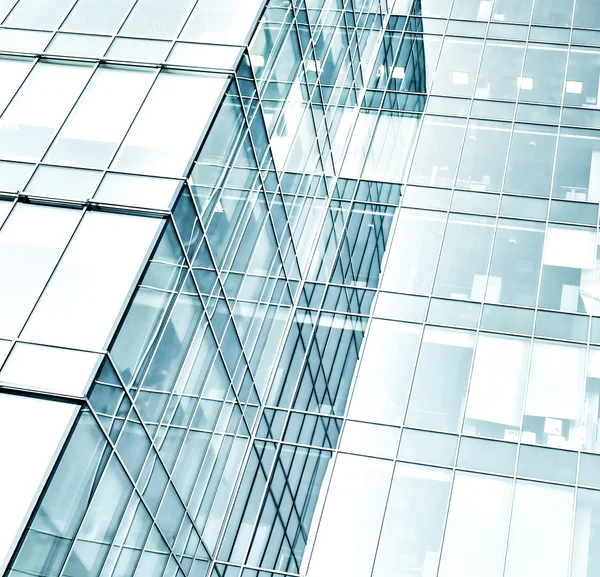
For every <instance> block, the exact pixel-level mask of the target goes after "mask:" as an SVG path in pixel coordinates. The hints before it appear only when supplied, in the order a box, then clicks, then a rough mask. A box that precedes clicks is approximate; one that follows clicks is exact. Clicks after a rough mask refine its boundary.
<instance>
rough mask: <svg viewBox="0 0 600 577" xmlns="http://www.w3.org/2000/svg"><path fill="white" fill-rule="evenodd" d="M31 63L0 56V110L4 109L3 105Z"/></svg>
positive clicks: (6, 102) (12, 93)
mask: <svg viewBox="0 0 600 577" xmlns="http://www.w3.org/2000/svg"><path fill="white" fill-rule="evenodd" d="M31 65H32V61H31V60H16V59H15V60H13V59H8V58H0V76H1V77H2V83H0V112H2V111H4V108H5V106H6V105H7V104H8V103H9V101H10V99H11V98H12V97H13V96H14V94H15V92H16V91H17V89H18V88H19V86H21V83H22V82H23V80H25V76H27V73H28V72H29V70H30V69H31Z"/></svg>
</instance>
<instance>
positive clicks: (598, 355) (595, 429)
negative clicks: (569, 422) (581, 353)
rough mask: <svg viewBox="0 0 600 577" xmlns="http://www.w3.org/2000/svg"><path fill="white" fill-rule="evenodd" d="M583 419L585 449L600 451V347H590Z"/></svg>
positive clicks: (583, 447)
mask: <svg viewBox="0 0 600 577" xmlns="http://www.w3.org/2000/svg"><path fill="white" fill-rule="evenodd" d="M585 383H586V386H585V399H584V401H583V416H582V420H583V423H584V426H585V430H584V431H583V433H582V439H583V446H582V449H583V450H584V451H591V452H594V453H600V348H598V347H590V350H589V353H588V362H587V378H586V381H585ZM599 470H600V469H599Z"/></svg>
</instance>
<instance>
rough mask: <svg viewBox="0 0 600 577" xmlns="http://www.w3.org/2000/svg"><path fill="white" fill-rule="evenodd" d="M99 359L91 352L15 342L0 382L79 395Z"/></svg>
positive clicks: (82, 392)
mask: <svg viewBox="0 0 600 577" xmlns="http://www.w3.org/2000/svg"><path fill="white" fill-rule="evenodd" d="M99 360H100V356H99V355H96V354H93V353H85V352H83V351H73V350H69V349H57V348H53V347H40V346H38V345H30V344H26V343H17V344H16V345H15V348H14V349H13V351H12V353H11V355H10V357H9V358H8V361H6V364H5V365H4V367H3V368H2V371H1V372H0V381H2V382H4V383H9V384H11V385H17V386H23V387H26V388H28V389H29V388H31V389H36V390H42V391H53V392H58V393H63V394H66V395H78V396H82V395H83V394H84V392H85V389H86V386H87V385H88V383H89V382H90V379H91V377H92V375H93V373H94V372H95V369H96V368H97V366H98V363H99Z"/></svg>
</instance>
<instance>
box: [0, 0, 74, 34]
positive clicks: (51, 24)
mask: <svg viewBox="0 0 600 577" xmlns="http://www.w3.org/2000/svg"><path fill="white" fill-rule="evenodd" d="M72 5H73V0H19V1H18V2H17V5H16V6H15V8H14V9H13V10H12V12H11V13H10V15H9V16H8V18H7V19H6V21H5V22H4V24H5V25H7V26H13V27H15V28H45V29H47V30H54V29H55V28H57V27H58V25H59V24H60V22H61V20H62V19H63V18H64V17H65V15H66V13H67V10H68V9H69V8H70V7H71V6H72Z"/></svg>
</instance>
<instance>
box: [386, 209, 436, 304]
mask: <svg viewBox="0 0 600 577" xmlns="http://www.w3.org/2000/svg"><path fill="white" fill-rule="evenodd" d="M445 221H446V215H445V214H443V213H439V212H430V211H427V212H425V211H420V210H408V209H402V210H401V211H400V216H399V217H398V225H397V228H396V232H395V234H394V236H393V237H392V242H391V246H390V249H389V252H390V254H389V258H388V262H387V266H386V267H385V269H384V272H383V277H382V280H381V288H382V289H384V290H390V291H395V292H409V293H421V294H429V292H430V291H431V285H432V283H433V276H434V274H435V269H436V266H437V261H438V254H439V252H440V246H441V244H442V234H443V232H444V226H445Z"/></svg>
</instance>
